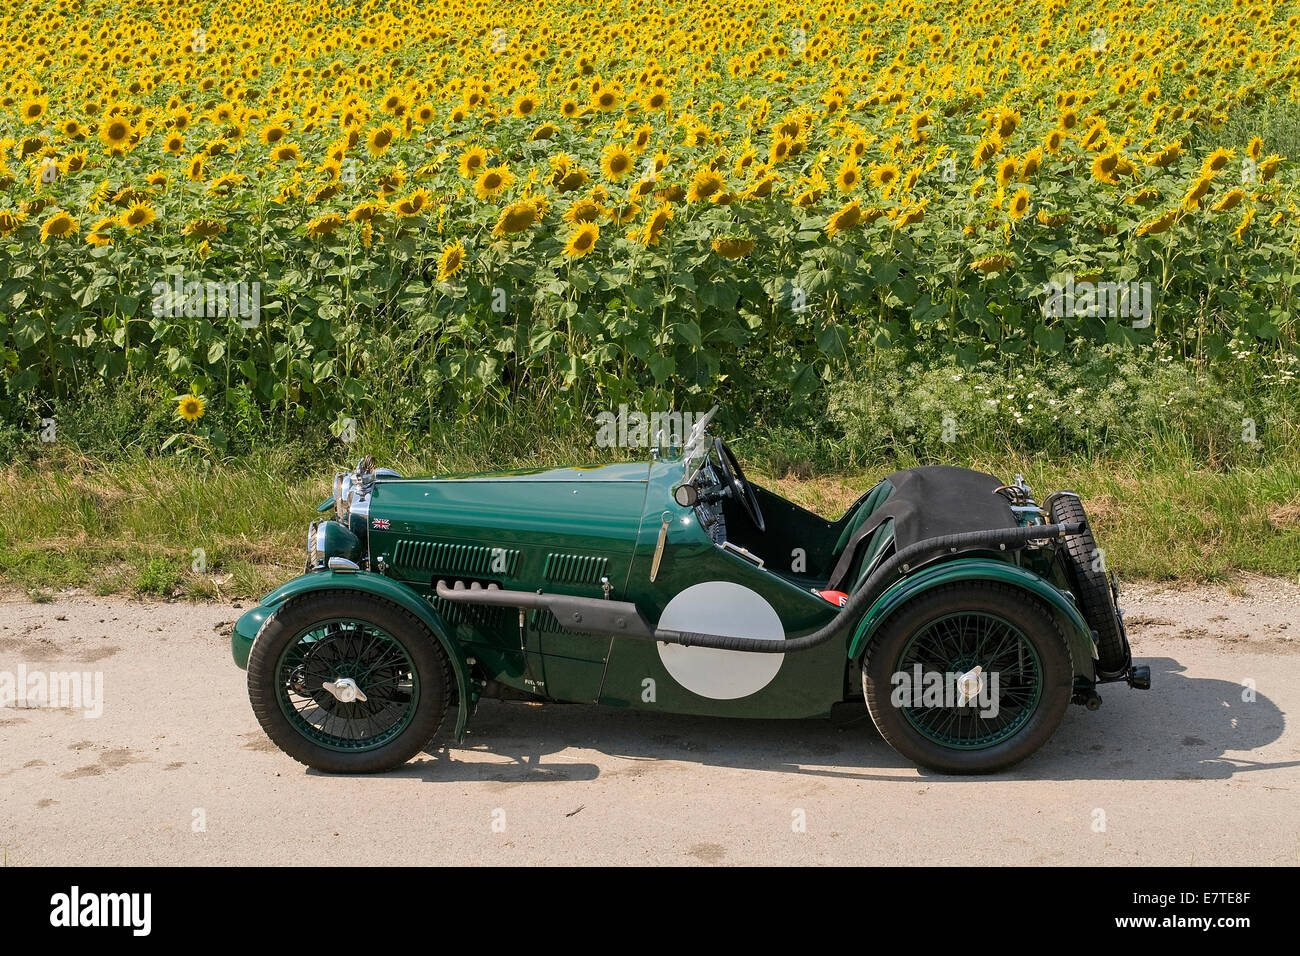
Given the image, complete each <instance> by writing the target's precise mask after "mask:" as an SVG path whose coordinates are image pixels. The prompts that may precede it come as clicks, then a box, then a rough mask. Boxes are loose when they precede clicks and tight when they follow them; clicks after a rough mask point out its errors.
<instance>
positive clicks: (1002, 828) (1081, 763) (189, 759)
mask: <svg viewBox="0 0 1300 956" xmlns="http://www.w3.org/2000/svg"><path fill="white" fill-rule="evenodd" d="M1233 590H1234V592H1235V593H1229V592H1228V591H1227V590H1225V589H1223V588H1219V587H1207V588H1196V589H1180V590H1162V589H1158V588H1152V587H1136V588H1131V589H1130V590H1129V592H1128V593H1127V594H1126V600H1125V601H1124V604H1125V606H1126V607H1127V609H1128V614H1129V618H1128V619H1129V621H1130V625H1131V630H1132V634H1133V639H1134V648H1135V654H1136V656H1137V657H1138V658H1139V659H1140V661H1141V662H1143V663H1147V664H1150V665H1151V671H1152V680H1153V688H1152V690H1150V691H1149V692H1147V693H1145V694H1144V693H1140V692H1138V691H1132V690H1129V689H1127V688H1126V687H1123V686H1114V687H1111V688H1103V689H1102V696H1103V698H1104V699H1105V704H1104V706H1103V707H1102V708H1101V710H1100V711H1098V712H1097V713H1088V712H1086V711H1084V710H1083V708H1080V707H1071V708H1070V710H1069V712H1068V714H1067V716H1066V719H1065V722H1064V724H1063V725H1062V727H1061V729H1060V731H1059V732H1058V733H1057V735H1056V736H1055V737H1054V738H1053V739H1052V741H1051V742H1050V743H1049V744H1048V745H1047V747H1045V748H1044V749H1043V751H1041V752H1040V753H1039V754H1038V755H1037V756H1036V757H1034V758H1032V759H1031V760H1030V761H1029V762H1027V763H1025V764H1023V765H1021V766H1020V767H1018V768H1016V770H1014V771H1013V772H1011V773H1008V774H1004V775H1002V776H999V777H995V778H981V779H967V778H950V777H943V776H938V775H935V774H931V773H928V772H920V771H918V770H916V769H915V768H914V767H913V766H911V765H909V764H908V763H906V762H905V761H903V760H902V759H901V758H899V757H898V756H897V755H895V754H894V752H893V751H892V750H890V748H889V747H888V746H886V745H885V743H884V742H883V741H882V740H881V739H880V737H879V735H878V734H877V733H876V731H875V729H874V727H873V726H872V724H871V721H870V719H869V718H868V717H867V716H866V712H865V709H853V708H850V709H848V710H847V711H846V713H844V714H841V715H839V716H838V718H837V719H836V720H834V721H800V722H791V723H783V722H769V721H762V722H746V721H729V720H713V719H701V718H689V717H672V716H666V715H657V714H639V713H630V712H625V711H616V710H606V709H601V708H594V707H586V706H550V707H536V706H530V705H526V704H502V703H494V702H487V703H485V704H484V705H483V706H482V708H481V709H480V712H479V715H478V717H477V718H476V719H475V720H474V722H473V724H472V726H471V733H470V737H469V738H468V739H467V740H466V743H465V745H464V746H463V747H454V748H451V749H442V750H439V751H438V752H437V753H436V754H435V755H433V756H429V757H426V758H422V759H419V760H416V761H413V762H412V763H410V764H409V765H408V766H407V767H406V768H405V769H404V770H402V771H400V772H397V773H393V774H390V775H387V776H383V777H366V778H360V777H354V778H337V777H327V776H323V775H320V774H316V773H314V772H311V771H307V770H304V769H303V768H302V767H300V766H299V765H298V764H296V763H294V762H293V761H291V760H289V758H287V757H285V756H284V755H282V754H281V753H280V752H279V751H277V750H276V749H275V748H274V747H273V746H272V745H271V744H270V743H269V741H268V740H267V739H266V738H265V737H264V736H263V734H262V732H261V730H260V728H259V727H258V726H257V723H256V721H255V720H254V718H253V715H252V712H251V711H250V709H249V705H248V700H247V698H246V696H245V691H244V673H243V672H242V671H240V670H237V669H236V668H235V667H234V665H233V664H232V663H231V660H230V653H229V643H228V636H227V635H228V633H229V627H230V624H231V622H232V621H233V620H234V619H235V618H236V617H237V616H238V614H239V613H240V611H239V609H238V608H237V607H234V606H231V605H191V604H182V603H170V604H168V603H161V604H143V603H139V602H132V601H125V600H119V599H101V598H90V597H80V596H70V597H66V598H60V599H59V600H57V601H55V602H54V603H50V604H32V603H29V602H28V601H27V599H26V598H25V597H23V596H21V595H18V596H12V597H9V598H7V599H3V600H0V675H3V674H4V673H5V672H8V673H10V674H13V675H17V673H18V671H19V669H20V668H22V669H23V672H24V674H25V675H26V676H27V677H28V679H29V680H30V679H31V675H32V674H33V673H35V674H38V675H39V674H42V673H46V672H51V671H84V672H87V673H89V674H90V675H91V680H90V683H89V684H87V685H86V687H85V688H84V689H85V690H87V691H89V693H87V694H86V695H85V698H84V699H83V700H82V702H81V703H82V709H81V710H73V709H53V708H16V707H13V706H9V707H4V708H0V781H2V783H0V865H2V864H3V863H5V862H7V863H8V864H9V865H31V864H56V863H57V864H126V863H136V864H196V865H203V866H210V865H220V864H236V863H242V864H256V863H267V864H292V865H301V864H309V865H321V864H327V863H330V862H334V861H338V862H343V863H390V862H401V863H514V864H537V863H614V864H644V863H706V864H715V863H722V864H728V863H758V864H779V863H801V864H807V863H812V864H817V863H823V864H826V863H830V864H834V863H854V864H877V863H902V864H909V863H967V864H985V863H988V864H999V863H1049V864H1051V863H1075V862H1081V863H1106V864H1135V863H1151V864H1210V863H1223V864H1298V863H1300V734H1298V733H1297V731H1296V728H1295V727H1294V726H1290V727H1288V726H1287V720H1286V715H1287V714H1288V712H1292V713H1295V712H1300V587H1297V586H1296V584H1295V583H1294V582H1286V581H1278V580H1267V579H1250V580H1246V581H1245V582H1243V583H1242V584H1241V585H1239V586H1238V587H1237V588H1234V589H1233ZM1243 592H1244V593H1243ZM95 674H99V675H101V676H102V699H101V704H102V715H101V716H98V717H87V716H86V714H87V713H88V712H90V713H93V711H94V710H95V709H97V707H96V705H94V703H93V702H94V701H95V700H96V699H100V698H98V697H97V695H96V694H95V692H94V688H95V685H94V675H95ZM1252 684H1253V692H1252V690H1251V685H1252ZM1252 696H1253V700H1251V699H1249V698H1251V697H1252ZM88 704H89V705H90V706H89V707H88V706H87V705H88ZM801 825H802V826H801Z"/></svg>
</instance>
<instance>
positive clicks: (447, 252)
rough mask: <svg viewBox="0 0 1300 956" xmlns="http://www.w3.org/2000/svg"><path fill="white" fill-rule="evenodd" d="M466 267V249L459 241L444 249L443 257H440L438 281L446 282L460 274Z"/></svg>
mask: <svg viewBox="0 0 1300 956" xmlns="http://www.w3.org/2000/svg"><path fill="white" fill-rule="evenodd" d="M464 265H465V247H464V246H463V245H462V244H461V243H460V242H459V241H457V242H453V243H452V244H451V245H449V246H447V248H445V249H443V250H442V255H440V256H439V257H438V281H439V282H446V281H447V280H448V279H450V278H451V277H452V276H454V275H455V274H456V273H458V272H460V270H461V267H462V266H464Z"/></svg>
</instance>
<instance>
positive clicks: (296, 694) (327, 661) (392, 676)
mask: <svg viewBox="0 0 1300 956" xmlns="http://www.w3.org/2000/svg"><path fill="white" fill-rule="evenodd" d="M275 687H276V697H277V699H278V702H279V704H280V709H281V711H283V713H284V715H285V717H286V718H288V720H289V723H290V724H291V725H292V726H293V727H294V729H296V730H297V731H298V732H299V733H300V734H302V735H303V736H304V737H306V738H307V739H308V740H310V741H312V742H313V743H315V744H318V745H319V746H322V747H325V748H327V749H330V750H337V751H345V752H361V751H367V750H375V749H377V748H379V747H382V746H384V745H385V744H387V743H388V742H389V741H391V740H393V739H394V738H395V737H397V736H398V735H399V734H401V733H402V731H403V730H405V729H406V727H407V726H408V725H409V724H410V723H411V721H412V719H414V717H415V713H416V711H417V709H418V707H419V700H420V682H419V676H418V674H417V672H416V669H415V666H414V664H413V663H412V661H411V657H410V655H409V654H408V653H407V651H406V648H405V647H403V646H402V644H401V643H400V642H398V641H397V640H396V639H395V638H394V637H393V636H392V635H391V634H389V633H388V632H387V631H385V630H383V629H382V628H380V627H378V626H377V625H375V624H372V623H369V622H366V621H360V620H351V619H347V618H337V619H332V620H327V621H321V622H319V623H314V624H312V626H310V627H308V628H307V629H305V630H303V631H302V632H300V633H299V634H297V635H296V636H295V637H293V638H292V639H291V640H290V641H289V642H288V644H287V645H286V646H285V649H284V651H283V653H281V655H280V659H279V662H278V664H277V666H276V671H275Z"/></svg>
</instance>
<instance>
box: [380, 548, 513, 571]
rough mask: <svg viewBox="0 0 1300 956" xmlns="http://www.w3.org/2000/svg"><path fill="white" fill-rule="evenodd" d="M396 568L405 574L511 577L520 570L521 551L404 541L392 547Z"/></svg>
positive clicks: (394, 566)
mask: <svg viewBox="0 0 1300 956" xmlns="http://www.w3.org/2000/svg"><path fill="white" fill-rule="evenodd" d="M393 568H394V570H396V571H397V573H398V574H402V575H406V574H410V573H413V572H423V573H433V574H455V573H460V574H463V575H465V576H466V577H481V578H503V577H504V578H509V577H514V576H515V572H516V571H517V570H518V568H519V552H518V551H517V550H515V549H513V548H486V547H481V546H479V545H473V544H448V543H447V542H445V541H412V540H410V539H404V540H402V541H398V542H397V544H396V545H395V546H394V547H393Z"/></svg>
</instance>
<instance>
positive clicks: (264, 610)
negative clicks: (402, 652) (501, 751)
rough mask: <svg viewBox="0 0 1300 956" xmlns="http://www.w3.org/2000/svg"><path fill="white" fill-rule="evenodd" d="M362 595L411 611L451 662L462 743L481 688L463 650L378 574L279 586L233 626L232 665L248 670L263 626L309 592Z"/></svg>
mask: <svg viewBox="0 0 1300 956" xmlns="http://www.w3.org/2000/svg"><path fill="white" fill-rule="evenodd" d="M328 590H333V591H363V592H365V593H367V594H373V595H375V596H377V597H381V598H384V599H386V600H388V601H391V602H392V603H394V604H396V605H397V606H398V607H400V608H403V609H405V610H407V611H410V612H411V613H412V614H414V615H415V616H416V617H417V618H419V620H420V621H421V622H423V623H424V625H425V627H427V628H428V629H429V630H430V631H431V632H432V633H433V636H434V637H435V638H437V640H438V643H439V644H441V645H442V649H443V650H444V651H445V652H446V653H447V658H448V660H450V661H451V668H452V671H453V672H454V673H455V675H456V690H457V694H456V696H457V698H458V699H459V707H458V710H457V714H456V741H457V742H458V743H459V742H461V741H463V740H464V739H465V728H466V727H467V726H468V724H469V718H470V714H472V713H473V711H474V708H475V706H476V705H477V704H478V698H479V693H480V691H481V690H482V688H481V686H480V685H479V684H478V682H476V681H475V680H474V679H473V678H472V677H471V676H470V670H469V663H468V661H467V659H466V655H465V651H464V649H463V648H462V647H461V646H460V644H458V643H457V642H456V641H455V640H453V639H452V638H451V636H450V635H451V633H452V632H451V629H450V628H449V627H448V626H447V623H446V622H445V621H444V620H443V619H442V616H441V615H440V614H438V612H437V611H435V610H434V609H433V608H432V607H431V606H430V604H429V602H428V601H425V600H422V599H421V598H420V596H419V595H418V594H416V593H415V592H414V591H412V590H411V589H410V588H407V587H405V586H404V585H402V584H400V583H398V582H397V581H394V580H392V579H391V578H386V577H384V576H383V575H381V574H373V573H370V572H367V571H316V572H312V573H310V574H304V575H302V576H301V577H297V578H294V579H293V580H292V581H287V582H285V583H284V584H282V585H280V586H279V587H278V588H276V589H275V590H274V591H272V592H271V593H270V594H268V595H267V596H266V597H264V598H262V601H261V603H260V604H259V605H258V606H257V607H255V608H253V609H252V610H250V611H248V612H247V613H245V614H244V616H243V617H241V618H240V619H239V621H238V622H237V623H236V624H235V629H234V632H233V633H232V634H231V650H232V652H233V654H234V658H235V663H236V664H238V665H239V666H240V667H244V668H246V667H247V666H248V652H249V649H250V648H251V647H252V645H253V638H254V637H256V636H257V631H258V630H259V629H260V628H261V626H262V624H263V622H264V621H265V620H266V619H267V618H268V617H270V616H271V615H272V614H274V613H275V610H276V609H277V608H278V607H280V606H281V605H283V604H284V603H285V602H286V601H288V600H290V599H292V598H296V597H298V596H299V595H302V594H308V593H310V592H312V591H328Z"/></svg>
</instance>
